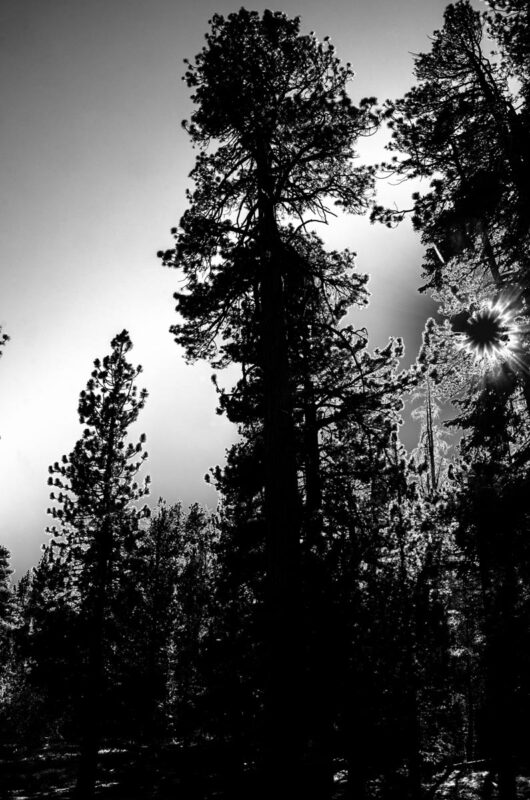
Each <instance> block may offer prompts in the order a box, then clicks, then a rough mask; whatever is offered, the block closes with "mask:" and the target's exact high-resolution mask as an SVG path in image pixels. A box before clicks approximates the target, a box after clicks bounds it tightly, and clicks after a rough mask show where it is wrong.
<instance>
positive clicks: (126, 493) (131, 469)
mask: <svg viewBox="0 0 530 800" xmlns="http://www.w3.org/2000/svg"><path fill="white" fill-rule="evenodd" d="M111 347H112V352H111V353H110V355H107V356H105V358H104V359H103V360H102V361H100V360H99V359H96V361H94V367H95V369H94V371H93V372H92V376H91V378H90V380H89V381H88V384H87V388H86V390H85V391H82V392H81V395H80V399H79V408H78V410H79V419H80V422H81V424H82V425H85V426H86V427H85V429H84V431H83V436H82V438H81V439H79V441H78V442H77V444H76V445H75V447H74V449H73V451H72V453H71V454H70V455H69V456H63V457H62V460H61V463H59V462H55V464H54V465H53V466H51V467H50V478H49V481H48V483H49V484H50V485H51V486H53V487H57V489H58V490H59V491H58V494H56V493H55V491H54V492H52V493H51V495H50V498H51V499H52V500H54V501H56V505H54V506H53V507H52V508H51V509H50V512H49V513H50V514H51V515H52V516H53V518H54V519H55V520H57V523H56V524H55V525H54V526H52V527H51V528H50V529H49V532H50V533H51V534H52V535H54V536H56V537H59V541H60V542H62V543H64V545H65V546H66V548H67V550H68V559H69V561H70V564H71V566H70V576H71V580H72V592H73V595H74V597H75V599H76V601H77V604H78V608H79V613H80V615H81V617H82V620H83V624H84V626H85V630H86V636H87V642H88V648H87V661H86V674H85V676H84V686H83V690H82V691H83V715H82V751H81V769H80V774H79V781H78V787H77V791H78V794H79V796H80V797H83V798H84V797H87V798H88V797H92V795H93V791H94V784H95V779H96V765H97V751H98V743H99V741H100V737H101V730H102V715H103V714H104V708H103V704H102V700H103V695H104V692H105V689H106V671H107V659H108V647H109V624H110V621H111V617H112V600H113V597H115V594H116V587H117V584H118V583H119V579H120V570H121V569H122V568H123V560H124V557H125V554H126V552H127V551H129V552H130V551H131V550H133V549H134V546H135V539H136V537H137V536H138V523H139V521H140V519H141V518H142V517H143V516H145V513H146V512H145V509H142V510H137V509H136V507H135V506H134V505H133V504H134V503H135V502H136V501H137V500H139V499H140V498H141V497H142V496H144V495H145V494H146V493H147V491H148V489H147V484H148V479H146V482H145V483H144V486H143V487H141V486H139V485H138V484H137V482H136V480H135V477H136V474H137V472H138V470H139V468H140V466H141V464H142V462H143V461H144V459H145V458H146V457H147V453H145V452H144V453H142V443H143V442H144V441H145V437H144V436H143V435H142V436H141V437H140V441H139V442H138V443H137V444H136V445H134V444H132V443H127V429H128V428H129V426H130V425H131V424H132V423H134V422H135V421H136V419H137V417H138V414H139V412H140V411H141V409H142V408H143V406H144V404H145V400H146V397H147V392H146V391H145V390H144V389H143V390H141V392H140V393H138V390H137V387H136V385H135V381H136V378H137V377H138V375H139V374H140V372H141V367H136V368H134V367H133V366H131V364H129V362H128V361H127V358H126V357H127V354H128V353H129V351H130V350H131V348H132V343H131V340H130V338H129V334H128V333H127V331H122V333H120V334H118V336H116V337H115V338H114V339H113V340H112V342H111Z"/></svg>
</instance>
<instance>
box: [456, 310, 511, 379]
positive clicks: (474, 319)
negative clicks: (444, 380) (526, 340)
mask: <svg viewBox="0 0 530 800" xmlns="http://www.w3.org/2000/svg"><path fill="white" fill-rule="evenodd" d="M520 334H521V329H520V327H519V325H518V324H517V319H516V312H515V310H514V307H513V304H512V303H509V302H504V303H503V302H502V301H500V300H497V301H495V302H492V301H489V302H487V303H485V304H484V305H482V306H481V307H480V308H479V309H478V310H477V311H475V312H474V313H473V314H471V315H470V316H469V317H468V319H467V321H466V323H465V326H464V328H463V330H462V329H461V332H460V335H459V340H460V346H461V347H462V349H463V350H465V351H466V352H467V353H470V354H471V355H473V356H474V359H475V362H478V363H479V364H480V365H481V366H483V367H484V368H486V369H488V368H491V367H495V366H498V365H500V364H501V363H503V362H509V363H511V364H512V365H514V366H519V367H522V366H523V365H524V361H523V358H522V345H521V336H520Z"/></svg>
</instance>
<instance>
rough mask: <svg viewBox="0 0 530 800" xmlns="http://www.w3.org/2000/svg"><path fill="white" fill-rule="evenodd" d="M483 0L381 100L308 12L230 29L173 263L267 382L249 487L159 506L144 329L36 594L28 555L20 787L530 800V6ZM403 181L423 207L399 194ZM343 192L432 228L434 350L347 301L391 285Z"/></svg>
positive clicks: (109, 383)
mask: <svg viewBox="0 0 530 800" xmlns="http://www.w3.org/2000/svg"><path fill="white" fill-rule="evenodd" d="M484 8H485V9H486V10H484V11H483V12H481V13H479V12H477V11H476V10H474V9H473V8H472V6H471V5H470V4H469V2H467V0H460V1H459V2H457V3H456V4H454V5H449V6H448V7H447V9H446V11H445V14H444V18H443V20H440V29H439V30H437V31H435V32H434V34H433V35H432V37H431V39H430V49H429V51H428V52H425V53H422V54H417V55H415V56H414V61H415V71H414V85H413V86H412V88H410V90H409V91H408V92H407V93H406V94H405V96H403V97H401V98H399V99H394V100H387V101H385V102H380V101H378V100H377V99H376V98H364V99H362V100H360V102H358V103H357V104H355V103H354V102H353V101H352V99H351V98H350V96H349V94H348V90H347V87H348V83H349V81H350V79H351V77H352V76H353V70H352V67H351V65H350V64H349V63H348V64H345V65H344V64H342V63H341V62H340V61H339V59H338V58H337V56H336V54H335V50H334V47H333V45H332V44H331V43H330V41H329V39H328V38H324V39H323V40H322V41H321V40H319V39H318V38H317V36H316V35H315V34H313V33H310V34H309V35H303V34H302V33H301V28H300V25H301V22H300V19H299V18H293V19H290V18H288V17H287V16H286V15H285V14H283V13H280V12H271V11H265V12H264V13H263V14H258V13H257V12H253V11H247V10H245V9H241V10H240V11H238V12H237V13H232V14H229V15H228V16H227V17H223V16H221V15H218V14H216V15H214V16H213V18H212V19H211V20H210V21H209V32H208V33H207V35H206V43H205V46H204V48H203V49H202V51H201V52H200V53H199V54H198V55H197V56H196V58H195V61H194V62H193V63H191V62H187V66H186V73H185V81H186V82H187V85H188V87H189V88H190V90H191V92H192V99H193V101H194V104H195V106H194V109H195V110H194V112H193V114H192V116H191V118H190V120H189V121H187V122H185V123H184V125H185V127H186V130H187V131H188V133H189V136H190V138H191V140H192V142H193V145H194V147H195V151H196V161H195V165H194V167H193V169H192V172H191V176H190V177H191V180H192V184H191V188H190V189H189V191H188V195H187V210H186V211H185V213H184V215H183V216H182V219H181V220H180V223H179V224H178V225H177V226H176V227H175V228H173V229H172V231H171V233H172V236H173V239H174V241H173V243H172V244H171V245H170V246H168V247H167V248H166V249H163V250H162V251H160V253H159V257H160V259H161V261H162V263H163V265H164V266H165V267H169V268H175V269H177V270H178V271H179V273H178V274H179V276H180V279H181V280H180V287H181V288H180V290H179V292H177V293H176V294H175V300H176V310H177V316H176V320H177V321H176V322H175V325H174V326H173V328H172V330H171V333H172V334H173V336H174V338H175V341H176V343H177V344H178V345H179V346H180V347H181V348H182V350H183V352H184V354H185V357H186V359H187V360H189V361H190V362H194V361H196V360H198V359H205V360H206V361H207V362H208V363H210V364H211V365H212V368H213V369H214V370H216V371H217V370H222V369H223V368H224V367H227V366H229V365H232V366H235V367H237V368H238V373H237V374H238V376H239V377H238V379H237V382H236V384H235V385H234V386H232V387H229V388H227V387H222V386H221V385H220V384H221V383H222V380H221V378H219V379H218V377H217V372H216V375H215V376H214V383H215V386H216V388H217V392H218V412H219V413H222V414H225V415H226V416H227V418H228V419H229V420H230V421H231V422H232V423H233V424H234V426H235V427H234V430H235V431H237V436H236V435H235V436H234V440H236V441H235V444H234V445H233V446H232V447H231V448H230V449H229V450H228V451H227V454H226V463H225V464H224V465H223V466H221V467H214V468H212V470H211V473H210V474H209V475H207V476H206V480H207V481H210V482H211V483H212V484H213V485H214V486H215V487H216V489H217V493H218V497H219V505H218V508H217V510H216V512H215V513H213V514H212V513H210V512H209V511H207V510H206V509H203V508H201V507H200V506H199V505H198V504H194V505H192V506H190V507H189V508H188V509H185V508H183V507H182V505H181V504H176V505H170V504H168V503H166V502H164V501H163V500H159V502H158V504H156V505H155V504H152V505H144V503H147V501H146V500H145V499H144V498H145V497H146V495H147V494H148V492H149V482H150V481H149V477H146V468H147V464H146V459H147V453H146V451H145V450H144V443H145V436H143V435H142V436H140V437H139V438H138V441H136V439H135V438H133V437H131V436H130V434H129V428H130V426H131V425H133V424H134V423H136V422H137V420H138V419H140V421H141V411H142V408H143V407H144V404H145V403H146V402H148V397H147V392H146V391H145V389H143V388H142V386H141V383H142V380H141V367H136V366H134V364H133V363H131V355H130V351H131V348H132V342H131V339H130V337H129V334H128V332H127V331H125V330H124V331H122V332H121V333H118V334H117V335H116V337H115V338H114V339H113V341H112V342H111V344H110V351H109V353H108V354H107V355H104V356H103V357H101V358H100V359H96V360H95V362H94V365H93V367H92V371H91V372H90V369H88V370H87V372H88V373H89V378H88V382H87V385H86V388H85V389H84V390H83V391H81V393H80V397H79V406H78V412H79V419H80V422H81V426H82V435H81V436H80V438H79V440H78V441H77V442H76V443H75V444H74V445H73V449H72V451H71V452H70V453H69V454H68V455H63V456H59V454H58V458H59V460H58V461H56V462H55V463H54V464H52V465H51V466H50V468H49V480H48V483H49V485H50V490H51V494H50V498H51V506H50V509H49V514H50V527H49V528H48V533H49V541H48V542H47V544H46V545H45V546H43V551H42V557H41V559H40V561H39V563H38V564H37V565H36V566H35V567H34V568H33V569H31V570H30V571H29V572H28V573H27V574H26V575H24V576H23V577H21V578H20V579H19V580H18V581H17V582H16V583H15V582H13V581H12V580H11V568H10V554H9V552H8V550H7V549H6V548H5V547H0V640H1V646H0V703H1V704H0V761H1V764H0V766H1V769H2V777H1V778H0V781H2V789H1V791H3V792H4V794H3V795H2V796H5V797H6V798H37V797H50V798H52V797H53V798H55V797H59V796H61V797H72V798H73V797H77V798H83V799H84V800H87V799H88V798H93V797H96V796H97V797H109V798H111V797H116V798H150V797H152V798H155V797H159V798H166V797H167V798H170V797H171V798H173V797H175V798H177V797H178V798H182V799H183V800H187V799H188V798H195V799H196V800H207V799H208V798H214V797H215V798H226V800H232V799H233V800H237V798H242V799H243V798H245V799H246V798H248V799H249V800H251V798H263V800H265V798H267V800H271V799H272V798H278V800H281V798H291V799H292V800H294V799H295V798H304V799H305V798H315V800H338V799H339V798H352V800H399V799H400V798H404V799H405V800H406V799H407V798H408V799H409V800H440V799H441V798H489V799H490V800H493V798H499V800H516V798H518V797H521V798H522V797H530V727H529V725H528V719H529V718H530V544H529V541H528V540H527V538H526V537H527V535H528V532H529V526H530V519H529V514H530V508H529V507H528V505H527V500H528V497H529V489H530V360H529V356H528V347H529V344H530V340H529V330H530V329H529V327H528V318H529V308H528V305H529V303H530V278H529V276H530V262H529V259H530V250H529V245H530V198H529V192H530V146H529V128H530V6H529V4H528V0H488V5H487V6H485V7H484ZM384 129H388V131H389V141H390V143H389V145H388V150H389V156H388V161H387V163H383V164H378V165H376V166H374V165H365V164H363V163H362V162H361V160H360V159H359V158H357V157H356V151H355V147H356V146H357V145H358V142H359V140H360V138H361V137H365V136H370V135H371V134H373V133H374V132H376V131H378V130H384ZM389 176H391V177H392V178H393V179H395V180H399V181H405V182H406V181H410V182H411V184H410V185H411V187H412V188H411V201H410V208H403V209H398V208H385V207H383V206H382V205H380V203H379V202H378V199H377V187H378V182H379V181H380V180H381V179H382V178H384V177H389ZM418 179H423V180H422V181H421V183H420V181H419V180H418ZM417 186H420V187H421V191H415V189H416V187H417ZM339 211H340V213H352V214H364V213H367V214H371V218H372V221H373V223H374V225H379V224H385V225H387V226H389V227H394V226H397V225H399V224H400V222H401V221H402V220H404V219H405V218H408V219H412V223H413V226H414V229H415V230H416V231H417V232H418V236H420V237H421V241H422V243H423V244H424V261H423V265H422V270H423V282H424V285H423V286H421V287H418V288H419V289H420V291H422V292H427V293H428V294H429V295H430V296H431V297H432V298H433V300H434V301H435V302H436V303H437V305H438V314H437V317H436V319H429V320H427V321H426V324H425V329H424V332H423V344H422V347H421V350H420V352H419V353H418V355H417V359H416V361H415V363H414V364H413V365H412V366H410V367H409V368H408V369H406V370H404V369H402V367H401V366H400V363H401V357H402V355H403V344H402V341H401V340H400V339H399V338H395V339H392V340H390V341H389V342H388V345H387V346H385V347H384V348H379V349H377V348H375V349H373V348H371V347H370V342H369V332H368V331H367V330H366V329H365V328H361V329H357V328H356V327H355V325H354V324H353V323H352V321H351V320H352V315H351V312H352V310H355V308H361V307H362V306H363V305H366V304H367V302H368V296H369V295H368V289H367V281H368V277H367V276H366V275H364V274H361V273H360V272H359V271H357V267H356V264H355V254H354V252H353V250H343V251H341V252H338V251H331V250H329V249H327V248H326V246H325V244H324V242H323V240H322V239H321V238H320V237H319V235H318V231H319V227H318V226H319V223H325V222H327V221H328V220H329V218H330V216H332V215H334V214H336V213H338V212H339ZM354 246H355V242H352V247H354ZM418 272H419V269H418ZM11 333H12V332H11ZM0 350H4V358H8V357H9V342H8V337H7V336H6V335H2V331H0ZM0 368H1V365H0ZM410 407H412V414H413V416H414V417H415V419H416V420H417V424H418V430H419V438H418V441H417V445H416V447H415V448H414V449H412V450H407V449H406V448H405V446H404V445H403V444H402V442H401V441H400V430H401V429H402V426H403V424H404V420H405V419H406V418H407V416H408V415H409V410H408V409H409V408H410ZM190 435H192V434H190ZM0 456H1V452H0Z"/></svg>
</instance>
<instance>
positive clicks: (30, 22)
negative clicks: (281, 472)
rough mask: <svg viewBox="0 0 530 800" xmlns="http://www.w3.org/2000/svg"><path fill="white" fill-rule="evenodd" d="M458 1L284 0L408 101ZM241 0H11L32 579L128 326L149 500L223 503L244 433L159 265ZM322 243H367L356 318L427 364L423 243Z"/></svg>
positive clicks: (15, 336) (20, 475)
mask: <svg viewBox="0 0 530 800" xmlns="http://www.w3.org/2000/svg"><path fill="white" fill-rule="evenodd" d="M248 5H249V7H250V4H248ZM445 5H446V4H445V2H444V0H399V2H396V0H357V1H356V2H355V0H352V1H351V2H346V0H326V2H317V0H304V1H303V2H301V1H297V0H286V1H285V2H282V5H281V8H282V10H285V11H286V12H287V13H288V14H289V15H295V14H300V15H301V16H302V26H303V30H304V31H309V30H314V31H315V32H316V34H317V36H319V38H323V37H324V36H327V35H329V36H330V37H331V39H332V41H333V43H334V44H335V46H336V48H337V52H338V55H339V56H340V58H342V59H343V60H344V61H351V62H352V64H353V67H354V69H355V70H356V73H357V75H356V78H355V80H354V82H352V84H351V86H350V93H351V95H352V98H353V99H354V101H358V100H359V99H360V98H361V97H363V96H365V95H375V96H377V97H378V98H379V99H380V100H383V99H384V98H386V97H395V96H398V95H400V94H402V93H403V92H404V91H406V89H407V88H408V86H409V85H410V83H411V71H412V56H411V52H418V51H421V50H426V49H428V47H429V43H428V35H429V34H430V33H432V31H433V30H434V29H435V28H437V27H440V25H441V21H442V13H443V9H444V7H445ZM238 7H239V4H238V3H235V4H231V3H226V2H220V0H193V2H187V3H179V2H177V0H2V3H1V5H0V83H1V97H2V106H3V107H2V118H1V121H0V146H1V150H2V152H1V163H2V177H1V186H2V193H1V199H0V203H1V211H0V220H1V223H0V251H1V262H0V324H1V325H2V326H3V328H4V330H5V332H7V333H8V334H9V335H10V336H11V341H10V342H9V344H8V346H7V347H6V349H5V353H4V356H3V358H2V360H1V362H0V385H1V391H0V435H1V441H0V487H1V489H0V491H1V495H0V543H2V544H4V545H6V546H7V547H8V548H9V549H10V550H11V552H12V555H13V565H14V567H15V568H16V577H20V575H21V574H22V573H23V571H25V570H26V569H27V568H28V567H29V566H30V565H31V564H34V563H35V562H36V561H37V560H38V558H39V548H40V545H41V543H42V542H43V541H45V540H46V538H47V537H46V534H45V533H44V528H45V526H46V524H47V517H46V513H45V512H46V508H47V506H48V491H49V490H48V487H47V485H46V481H47V467H48V464H50V463H52V462H53V461H55V460H56V459H58V458H59V457H60V456H61V455H62V454H63V453H68V452H70V450H71V449H72V447H73V445H74V444H75V442H76V440H77V439H78V438H79V435H80V433H81V429H80V426H79V422H78V418H77V413H76V411H77V400H78V396H79V392H80V390H81V389H82V388H84V386H85V384H86V381H87V379H88V377H89V374H90V371H91V367H92V361H93V359H94V358H96V357H98V356H103V355H105V354H106V353H107V352H108V351H109V349H110V344H109V343H110V340H111V338H112V337H113V336H114V335H115V334H116V333H117V332H119V331H120V330H122V329H123V328H127V329H128V331H129V332H130V335H131V338H132V340H133V343H134V345H135V347H134V350H133V352H132V360H133V361H134V362H135V363H141V364H142V365H143V366H144V374H143V380H142V382H141V384H140V385H141V386H146V387H147V389H148V390H149V394H150V397H149V400H148V403H147V406H146V409H145V410H144V412H143V413H142V415H141V418H140V421H139V423H138V431H140V430H141V431H145V433H146V434H147V449H148V451H149V454H150V458H149V461H148V465H149V468H148V471H149V473H150V474H151V477H152V481H153V483H152V487H153V491H152V498H151V499H152V501H153V502H155V501H156V499H157V498H158V496H160V495H163V496H164V497H165V498H166V499H167V500H168V501H170V502H173V501H176V500H177V499H182V501H183V502H184V503H189V502H192V501H194V500H198V501H200V502H203V503H205V504H207V505H209V506H210V507H212V508H213V507H215V504H216V497H215V492H214V490H213V489H212V488H210V487H208V486H207V485H206V484H205V483H204V481H203V476H204V474H205V473H206V472H207V471H208V468H209V467H210V466H211V465H214V464H216V463H221V462H222V460H223V456H224V451H225V448H226V447H227V446H228V445H229V444H230V442H231V439H232V437H233V429H232V426H231V425H230V424H229V423H227V422H226V420H224V419H223V418H221V417H219V416H217V415H216V414H215V405H216V397H215V392H214V389H213V386H212V384H211V381H210V375H211V372H212V370H211V368H210V367H209V366H208V365H207V364H197V365H195V366H188V365H186V364H185V363H184V360H183V358H182V354H181V352H180V350H179V348H178V347H177V346H176V345H175V344H174V342H173V340H172V337H171V335H170V334H169V333H168V328H169V326H170V325H171V324H172V323H173V322H174V321H175V313H174V302H173V300H172V293H173V291H174V290H175V289H176V288H177V286H178V274H177V273H176V272H175V271H173V270H164V269H163V268H162V267H161V266H160V262H159V261H158V259H157V258H156V251H157V250H159V249H161V248H165V247H167V246H168V245H169V244H170V242H171V238H170V235H169V228H170V227H171V226H172V225H175V224H176V223H177V222H178V219H179V217H180V215H181V214H182V212H183V210H184V207H185V203H184V189H185V186H186V181H187V175H188V173H189V171H190V169H191V167H192V165H193V158H194V156H193V151H192V149H191V147H190V145H189V143H188V140H187V136H186V134H185V133H184V131H183V130H182V129H181V126H180V123H181V120H182V119H183V118H185V117H188V116H189V115H190V113H191V108H192V106H191V103H190V100H189V98H188V90H187V87H186V85H185V83H184V82H183V81H182V80H181V75H182V74H183V71H184V68H183V64H182V60H183V59H184V58H190V59H192V58H193V57H194V55H195V54H196V53H197V52H198V51H199V50H200V49H201V47H202V45H203V42H204V34H205V32H206V30H207V28H208V25H207V21H208V19H209V18H210V16H211V15H212V14H213V13H214V12H215V11H219V12H221V13H229V12H230V11H233V10H237V8H238ZM252 7H253V8H256V9H257V10H259V11H261V10H263V9H264V8H265V7H267V6H266V5H257V4H253V5H252ZM378 147H380V144H378V142H377V141H375V140H368V141H365V142H364V143H363V145H362V148H361V149H362V152H363V153H364V154H366V157H367V158H374V155H375V153H376V151H377V149H378ZM386 191H387V192H388V191H389V190H386ZM408 191H409V190H408V188H404V187H401V188H400V189H399V190H396V192H397V194H398V195H401V196H404V194H405V195H406V193H407V192H408ZM396 196H397V195H396ZM385 199H387V197H386V196H385ZM398 202H399V200H398ZM320 233H321V235H323V236H324V238H325V240H326V242H327V243H328V244H329V245H330V246H333V247H337V248H341V247H346V246H347V247H350V248H351V249H354V250H355V251H356V252H357V253H358V262H357V263H358V268H359V270H360V271H363V272H369V273H370V274H371V276H372V280H371V284H370V289H371V291H372V301H371V305H370V308H369V309H368V310H367V311H366V312H363V313H362V314H358V315H356V317H355V319H356V321H358V324H359V325H368V328H369V331H370V335H371V344H372V346H373V345H381V344H384V343H385V341H386V338H387V337H388V336H389V335H391V334H394V335H397V336H404V338H405V342H406V345H407V348H408V352H407V355H408V359H407V360H408V361H409V360H410V359H412V358H413V357H414V355H415V352H416V350H417V347H418V344H419V341H420V334H421V330H422V328H423V323H424V320H425V318H426V316H428V315H429V313H431V311H432V306H431V305H430V304H429V302H428V301H427V300H426V299H425V298H421V297H419V296H418V295H417V294H416V288H417V286H418V285H420V282H421V280H420V275H419V268H420V260H421V248H420V246H419V243H418V241H417V239H416V237H415V236H414V235H413V234H412V232H411V231H410V229H409V228H408V227H407V226H406V225H404V226H403V227H401V228H400V229H398V230H397V231H389V230H387V229H385V228H382V227H380V226H377V227H375V226H370V225H369V223H368V221H367V220H366V219H358V218H354V217H344V218H342V219H340V220H338V221H337V223H335V224H334V225H333V226H331V227H330V229H325V230H324V229H321V231H320ZM220 382H221V384H223V382H225V383H227V384H228V383H229V382H230V381H229V377H227V378H226V379H225V381H223V379H221V380H220Z"/></svg>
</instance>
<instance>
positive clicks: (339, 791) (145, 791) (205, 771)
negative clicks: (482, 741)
mask: <svg viewBox="0 0 530 800" xmlns="http://www.w3.org/2000/svg"><path fill="white" fill-rule="evenodd" d="M77 766H78V752H77V751H76V750H75V749H74V748H73V747H67V746H54V747H46V748H44V749H42V750H39V751H37V752H16V751H15V750H10V749H9V748H6V749H5V750H4V751H3V752H2V751H1V750H0V800H52V799H53V798H57V800H73V792H74V787H75V780H76V774H77ZM219 776H220V771H219V759H218V758H212V752H211V751H210V752H205V750H204V748H201V747H195V748H187V749H186V750H184V749H183V748H180V747H178V746H173V747H171V746H165V747H163V748H161V749H160V750H159V751H158V752H157V754H156V757H153V756H151V757H149V756H146V752H145V751H143V752H142V751H140V750H138V748H135V749H132V748H130V749H127V748H106V749H102V750H101V751H100V754H99V774H98V782H97V788H96V793H95V797H96V798H101V800H166V798H167V800H169V798H171V800H174V798H175V797H178V798H179V800H215V799H216V798H218V800H221V799H222V798H226V799H227V800H228V798H230V797H231V796H232V793H231V792H230V791H229V790H227V788H226V786H223V781H222V779H220V777H219ZM486 777H487V773H486V772H482V771H470V770H466V769H465V768H464V769H455V770H454V771H449V770H448V771H446V772H445V773H444V774H441V775H440V776H439V777H438V782H437V781H436V780H435V781H434V782H433V785H432V786H431V787H430V789H429V788H427V787H426V788H427V791H426V796H429V797H430V798H431V799H432V800H483V798H484V796H485V794H484V789H485V780H486ZM345 779H346V775H345V773H341V772H339V773H337V775H336V777H335V785H336V793H335V796H334V800H341V798H343V797H345V789H346V780H345ZM255 788H256V787H253V786H252V780H251V778H250V776H249V779H248V786H247V787H242V786H239V787H238V789H239V792H238V794H239V793H241V796H245V797H248V798H249V800H251V798H252V797H253V796H254V795H255V791H253V789H255ZM372 788H373V789H374V792H373V794H374V798H375V797H376V796H377V795H379V794H380V791H378V790H377V788H376V787H375V786H374V787H372ZM491 789H492V791H491V794H490V798H491V800H495V798H496V797H497V789H496V785H495V783H493V785H492V787H491ZM518 797H519V800H530V779H529V778H522V777H521V778H519V779H518Z"/></svg>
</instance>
